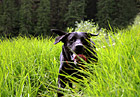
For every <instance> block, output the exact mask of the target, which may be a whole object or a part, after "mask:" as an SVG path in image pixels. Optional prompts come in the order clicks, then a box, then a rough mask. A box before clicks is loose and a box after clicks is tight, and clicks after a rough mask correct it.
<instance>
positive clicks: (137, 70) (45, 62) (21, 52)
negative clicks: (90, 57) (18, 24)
mask: <svg viewBox="0 0 140 97" xmlns="http://www.w3.org/2000/svg"><path fill="white" fill-rule="evenodd" d="M118 33H119V34H116V35H113V34H112V35H108V36H107V37H104V35H103V34H101V35H100V36H98V37H96V38H94V37H93V41H95V43H96V45H97V53H98V59H99V61H98V64H97V65H94V68H90V69H92V70H93V73H92V74H91V73H89V72H87V73H88V75H89V77H88V79H85V80H83V82H84V84H85V87H82V90H81V91H78V88H80V87H81V86H80V85H78V84H76V86H75V89H70V88H69V87H67V88H66V92H65V96H66V97H68V96H69V97H80V96H82V97H95V96H97V97H98V96H103V97H110V96H112V97H116V96H117V97H138V96H139V95H140V60H139V58H140V26H139V25H135V26H133V27H131V28H130V29H127V30H121V31H118ZM53 42H54V39H42V38H30V39H29V38H26V37H25V38H22V37H18V38H13V39H5V40H0V97H9V96H11V97H27V96H28V97H36V96H37V95H38V96H46V97H55V96H56V91H57V76H58V70H59V65H60V64H59V55H60V52H61V49H62V48H61V46H62V43H59V44H57V45H54V44H53ZM88 65H89V66H90V65H93V64H88ZM91 67H92V66H91ZM69 90H72V91H73V92H71V91H69Z"/></svg>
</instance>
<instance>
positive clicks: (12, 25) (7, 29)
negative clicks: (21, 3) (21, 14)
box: [0, 0, 18, 36]
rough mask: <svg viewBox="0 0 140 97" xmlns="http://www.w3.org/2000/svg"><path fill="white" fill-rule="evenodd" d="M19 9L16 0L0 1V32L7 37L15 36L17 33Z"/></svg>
mask: <svg viewBox="0 0 140 97" xmlns="http://www.w3.org/2000/svg"><path fill="white" fill-rule="evenodd" d="M17 19H18V15H17V8H16V5H15V1H14V0H2V1H0V32H1V34H3V35H6V36H13V35H15V34H16V33H17V31H16V30H15V29H16V28H17V27H16V26H17V25H16V24H17Z"/></svg>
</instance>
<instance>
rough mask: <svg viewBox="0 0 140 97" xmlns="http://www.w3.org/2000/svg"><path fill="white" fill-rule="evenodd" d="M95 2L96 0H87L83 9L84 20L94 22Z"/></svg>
mask: <svg viewBox="0 0 140 97" xmlns="http://www.w3.org/2000/svg"><path fill="white" fill-rule="evenodd" d="M97 1H98V0H87V1H86V7H85V14H86V15H87V17H86V20H92V19H93V20H94V21H96V14H97Z"/></svg>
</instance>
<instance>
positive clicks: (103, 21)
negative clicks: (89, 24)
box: [97, 0, 137, 29]
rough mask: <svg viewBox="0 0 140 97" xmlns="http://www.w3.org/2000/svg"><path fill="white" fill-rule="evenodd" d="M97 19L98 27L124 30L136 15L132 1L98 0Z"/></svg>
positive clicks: (134, 4)
mask: <svg viewBox="0 0 140 97" xmlns="http://www.w3.org/2000/svg"><path fill="white" fill-rule="evenodd" d="M97 8H98V12H97V19H98V24H99V26H100V27H103V28H107V29H109V28H110V27H109V24H110V26H111V27H112V28H113V27H116V28H124V27H127V25H129V24H131V23H132V22H133V19H134V18H135V16H136V14H137V8H136V3H135V2H134V0H99V1H98V7H97Z"/></svg>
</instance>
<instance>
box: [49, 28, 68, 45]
mask: <svg viewBox="0 0 140 97" xmlns="http://www.w3.org/2000/svg"><path fill="white" fill-rule="evenodd" d="M51 31H52V32H55V33H56V34H58V35H59V36H58V37H56V39H55V42H54V44H57V43H58V42H60V41H62V42H64V41H65V39H66V37H67V36H68V33H67V32H64V31H61V30H58V29H51Z"/></svg>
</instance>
